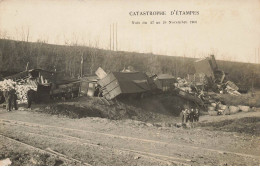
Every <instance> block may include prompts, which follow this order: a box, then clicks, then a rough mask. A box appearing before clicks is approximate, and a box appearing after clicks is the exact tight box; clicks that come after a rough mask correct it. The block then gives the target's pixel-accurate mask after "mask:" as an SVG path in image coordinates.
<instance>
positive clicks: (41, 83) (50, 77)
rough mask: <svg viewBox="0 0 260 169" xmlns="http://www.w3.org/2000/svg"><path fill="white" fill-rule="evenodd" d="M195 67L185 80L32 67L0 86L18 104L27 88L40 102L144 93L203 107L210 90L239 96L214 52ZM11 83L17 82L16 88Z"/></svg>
mask: <svg viewBox="0 0 260 169" xmlns="http://www.w3.org/2000/svg"><path fill="white" fill-rule="evenodd" d="M194 66H195V70H196V73H195V74H193V75H187V77H186V78H184V79H182V78H179V77H178V78H176V77H173V76H172V75H169V74H161V75H156V74H148V73H143V72H137V71H134V70H133V68H131V67H130V68H129V69H124V70H123V71H121V72H110V73H108V74H107V73H106V72H105V71H104V70H103V69H102V68H98V69H97V71H96V75H97V76H87V77H81V78H79V79H68V78H67V79H64V78H61V77H59V75H58V73H56V72H51V71H46V70H42V69H32V70H27V71H24V72H20V73H18V74H15V75H12V76H8V77H5V78H4V79H5V80H4V81H0V88H1V90H6V89H5V88H6V86H9V88H15V89H16V90H17V92H18V99H19V102H20V103H23V102H26V101H27V100H26V92H27V91H28V90H29V89H33V90H35V91H37V94H38V96H39V97H38V98H39V100H38V101H39V102H46V101H48V100H49V99H50V98H51V99H70V98H74V97H78V96H79V95H80V94H81V95H88V96H99V97H101V96H102V97H103V99H105V100H106V101H109V100H112V101H113V100H115V99H120V98H125V97H127V98H133V97H134V98H142V97H146V96H147V95H156V94H159V93H170V94H173V95H176V96H179V97H182V98H184V99H185V100H187V101H188V102H192V103H194V104H195V105H197V106H198V107H200V108H203V109H207V108H208V107H209V105H212V104H216V103H217V102H218V101H217V100H214V99H213V98H212V97H211V96H210V94H209V93H208V92H209V91H213V92H215V93H229V94H231V95H240V93H239V92H238V90H239V87H238V86H236V85H235V84H234V83H233V82H231V81H229V80H228V78H227V73H225V72H224V71H222V70H219V69H218V65H217V63H216V60H215V57H214V56H213V55H211V56H210V57H207V58H204V59H201V60H197V61H195V62H194ZM8 84H9V85H8ZM14 84H17V85H16V87H14ZM219 107H221V106H219ZM222 108H224V106H222Z"/></svg>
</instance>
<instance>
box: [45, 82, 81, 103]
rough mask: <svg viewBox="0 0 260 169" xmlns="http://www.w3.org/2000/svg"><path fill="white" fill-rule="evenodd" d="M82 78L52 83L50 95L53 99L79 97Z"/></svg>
mask: <svg viewBox="0 0 260 169" xmlns="http://www.w3.org/2000/svg"><path fill="white" fill-rule="evenodd" d="M79 91H80V80H78V79H76V80H67V81H62V82H59V83H55V84H53V85H52V88H51V91H50V96H51V98H52V99H61V98H63V99H71V98H74V97H78V95H79Z"/></svg>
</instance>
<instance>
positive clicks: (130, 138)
mask: <svg viewBox="0 0 260 169" xmlns="http://www.w3.org/2000/svg"><path fill="white" fill-rule="evenodd" d="M0 122H7V123H12V124H21V125H24V126H30V127H39V128H56V129H60V130H68V131H77V132H85V133H90V134H95V135H102V136H107V137H113V138H121V139H125V140H135V141H139V142H146V143H155V144H163V145H173V146H178V147H183V146H185V147H188V148H191V149H195V150H205V151H210V152H215V153H219V154H233V155H238V156H242V157H250V158H256V159H260V156H257V155H251V154H244V153H237V152H231V151H223V150H216V149H210V148H204V147H199V146H192V145H186V144H185V145H184V144H177V143H168V142H163V141H157V140H149V139H142V138H136V137H129V136H121V135H115V134H109V133H101V132H95V131H90V130H80V129H72V128H66V127H59V126H53V125H43V124H36V123H29V122H23V121H16V120H9V119H0ZM186 161H189V159H187V160H186Z"/></svg>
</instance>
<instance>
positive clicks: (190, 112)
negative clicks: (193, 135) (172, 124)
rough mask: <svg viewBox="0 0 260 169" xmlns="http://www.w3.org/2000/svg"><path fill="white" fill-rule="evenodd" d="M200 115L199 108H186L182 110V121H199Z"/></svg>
mask: <svg viewBox="0 0 260 169" xmlns="http://www.w3.org/2000/svg"><path fill="white" fill-rule="evenodd" d="M199 117H200V112H199V109H198V108H190V109H189V108H188V109H187V108H186V109H184V110H182V111H181V118H182V123H187V122H188V121H190V122H191V123H193V122H198V121H199Z"/></svg>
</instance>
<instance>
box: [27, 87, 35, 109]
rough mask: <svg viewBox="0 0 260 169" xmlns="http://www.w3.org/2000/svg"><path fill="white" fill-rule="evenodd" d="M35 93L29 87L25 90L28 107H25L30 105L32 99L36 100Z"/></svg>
mask: <svg viewBox="0 0 260 169" xmlns="http://www.w3.org/2000/svg"><path fill="white" fill-rule="evenodd" d="M36 95H37V93H36V91H34V90H32V89H30V90H28V91H27V101H28V107H27V108H31V105H32V101H35V100H36V97H37V96H36Z"/></svg>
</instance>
